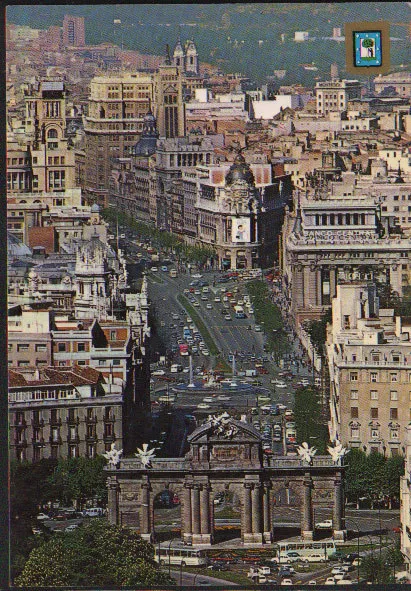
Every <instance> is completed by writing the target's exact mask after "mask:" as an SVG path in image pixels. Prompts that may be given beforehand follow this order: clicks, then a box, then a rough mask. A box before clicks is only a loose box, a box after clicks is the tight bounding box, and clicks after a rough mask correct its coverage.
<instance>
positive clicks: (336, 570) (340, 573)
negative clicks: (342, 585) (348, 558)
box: [331, 566, 345, 575]
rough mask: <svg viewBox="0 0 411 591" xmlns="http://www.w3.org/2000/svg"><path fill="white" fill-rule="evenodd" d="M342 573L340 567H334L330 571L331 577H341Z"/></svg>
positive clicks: (343, 571) (342, 570)
mask: <svg viewBox="0 0 411 591" xmlns="http://www.w3.org/2000/svg"><path fill="white" fill-rule="evenodd" d="M344 573H345V570H344V569H343V568H341V566H335V567H334V568H333V569H332V571H331V574H332V575H343V574H344Z"/></svg>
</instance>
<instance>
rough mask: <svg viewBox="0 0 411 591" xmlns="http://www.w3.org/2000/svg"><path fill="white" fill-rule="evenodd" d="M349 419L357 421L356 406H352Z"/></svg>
mask: <svg viewBox="0 0 411 591" xmlns="http://www.w3.org/2000/svg"><path fill="white" fill-rule="evenodd" d="M351 418H352V419H358V406H353V407H352V408H351Z"/></svg>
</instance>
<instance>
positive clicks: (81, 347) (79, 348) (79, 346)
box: [77, 343, 86, 352]
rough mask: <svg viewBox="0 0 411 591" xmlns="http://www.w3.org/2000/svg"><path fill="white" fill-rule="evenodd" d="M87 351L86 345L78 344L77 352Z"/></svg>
mask: <svg viewBox="0 0 411 591" xmlns="http://www.w3.org/2000/svg"><path fill="white" fill-rule="evenodd" d="M85 350H86V343H77V351H79V352H81V351H85Z"/></svg>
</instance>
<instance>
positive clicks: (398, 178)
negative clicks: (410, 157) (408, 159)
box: [395, 160, 404, 183]
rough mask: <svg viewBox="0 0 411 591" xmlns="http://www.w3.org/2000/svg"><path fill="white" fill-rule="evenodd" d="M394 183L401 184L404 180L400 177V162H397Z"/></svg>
mask: <svg viewBox="0 0 411 591" xmlns="http://www.w3.org/2000/svg"><path fill="white" fill-rule="evenodd" d="M395 182H396V183H403V182H404V179H403V178H402V176H401V161H400V160H398V170H397V178H396V179H395Z"/></svg>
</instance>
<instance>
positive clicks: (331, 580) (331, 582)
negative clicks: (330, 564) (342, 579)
mask: <svg viewBox="0 0 411 591" xmlns="http://www.w3.org/2000/svg"><path fill="white" fill-rule="evenodd" d="M324 585H336V580H335V579H334V577H327V579H326V580H325V583H324Z"/></svg>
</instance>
